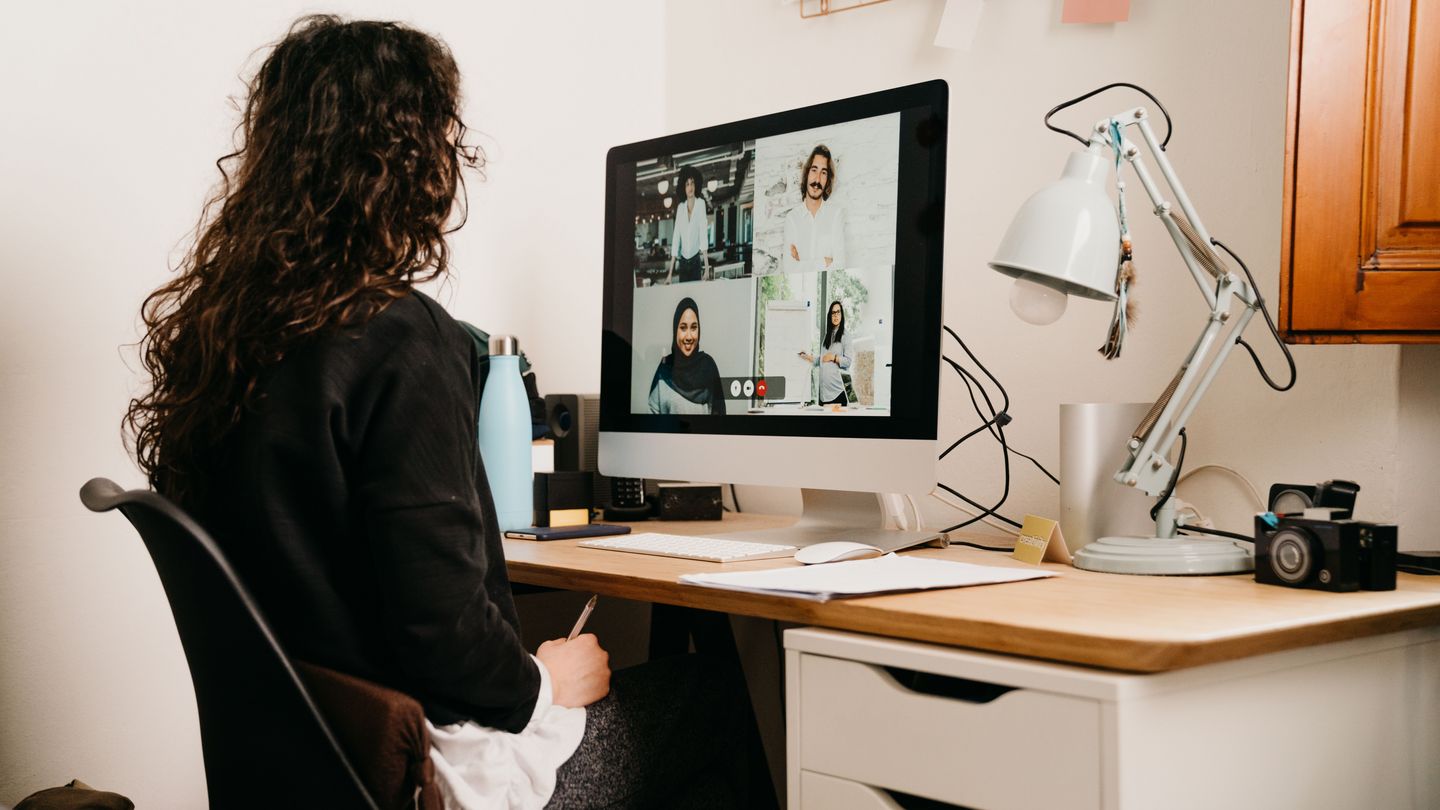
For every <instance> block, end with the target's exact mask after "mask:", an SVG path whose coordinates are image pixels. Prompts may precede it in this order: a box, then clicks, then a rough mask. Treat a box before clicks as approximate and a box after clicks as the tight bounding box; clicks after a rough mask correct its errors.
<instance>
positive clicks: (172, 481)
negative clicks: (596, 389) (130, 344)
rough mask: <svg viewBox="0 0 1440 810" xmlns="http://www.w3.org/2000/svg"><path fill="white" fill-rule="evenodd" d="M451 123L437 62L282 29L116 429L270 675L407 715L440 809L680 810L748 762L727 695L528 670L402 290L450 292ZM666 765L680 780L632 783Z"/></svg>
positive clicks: (586, 662) (591, 663)
mask: <svg viewBox="0 0 1440 810" xmlns="http://www.w3.org/2000/svg"><path fill="white" fill-rule="evenodd" d="M460 105H461V99H460V76H459V71H458V70H457V68H456V65H455V62H454V59H453V58H452V57H451V55H450V52H449V51H448V49H447V48H446V47H445V46H444V45H443V44H442V43H441V42H440V41H438V40H437V39H435V38H433V37H430V36H428V35H426V34H423V33H421V32H418V31H415V30H413V29H410V28H407V27H405V26H403V25H398V24H394V23H383V22H346V21H342V20H340V19H338V18H335V17H329V16H314V17H307V18H304V19H302V20H300V21H298V22H297V23H296V24H295V25H294V26H293V27H292V28H291V30H290V32H289V33H288V34H287V35H286V36H285V37H284V38H283V39H282V40H281V41H280V42H279V43H277V44H276V45H275V46H274V48H273V50H272V51H271V52H270V53H269V54H268V56H267V57H266V59H265V60H264V62H263V64H262V65H261V66H260V68H259V71H258V73H257V74H256V75H255V77H254V78H253V80H252V81H251V83H250V86H249V94H248V98H247V99H246V101H245V104H244V107H243V117H242V120H241V123H240V126H239V128H238V131H237V140H238V142H239V144H238V146H237V148H236V150H235V151H234V152H233V153H231V154H229V155H227V156H225V157H224V158H222V159H221V160H220V161H219V163H218V165H219V167H220V170H221V175H222V180H221V184H220V187H219V190H218V192H217V193H216V195H215V196H214V198H213V199H212V200H211V201H210V203H208V204H207V205H206V207H205V211H204V213H203V214H202V216H201V221H200V224H199V226H198V227H197V230H196V237H195V241H194V244H193V246H192V247H191V249H190V250H189V252H188V253H187V255H186V256H185V258H184V259H183V261H182V263H181V265H180V267H179V272H178V275H177V276H176V277H175V278H174V279H173V280H172V281H170V282H169V283H167V284H165V285H164V286H162V287H161V288H160V289H158V290H156V291H155V292H154V293H152V294H151V295H150V296H149V297H148V298H147V299H146V301H145V303H144V306H143V308H142V312H141V315H142V319H143V321H144V324H145V327H146V334H145V336H144V338H143V341H142V357H143V362H144V366H145V369H146V371H147V372H148V373H149V375H150V382H151V386H150V388H149V390H148V391H147V392H145V393H144V394H143V395H141V396H139V397H137V398H136V399H134V400H133V401H132V402H131V403H130V407H129V410H128V412H127V414H126V417H125V425H126V428H127V430H128V432H129V434H130V436H131V438H132V440H133V443H134V450H135V454H136V457H137V459H138V461H139V463H140V466H141V468H142V469H143V470H144V472H145V473H146V474H147V476H148V477H149V480H150V483H151V485H152V486H154V488H155V489H156V490H158V491H159V492H160V493H162V494H164V495H166V496H168V497H170V498H171V499H173V500H175V501H176V502H178V503H179V504H180V505H181V506H182V507H184V508H185V509H187V510H188V511H189V512H190V513H191V514H192V515H194V516H195V517H196V519H197V520H198V521H199V522H200V523H201V525H203V526H205V527H206V528H207V529H208V530H209V531H210V533H211V534H212V535H214V536H215V539H216V541H217V542H219V543H220V545H221V547H222V548H223V550H224V551H225V553H226V555H227V556H228V557H229V558H230V561H231V563H232V565H233V566H234V568H235V569H236V571H237V573H238V574H239V575H240V577H241V579H242V580H243V581H244V582H245V583H246V584H247V586H249V588H250V590H251V592H252V594H253V595H254V597H255V598H256V600H257V601H258V602H259V605H260V607H261V609H262V611H263V612H264V614H265V616H266V617H267V619H268V620H269V622H270V623H271V624H272V626H273V627H274V628H275V631H276V633H277V635H278V636H279V640H280V642H281V644H282V645H283V646H284V647H285V649H286V650H287V652H288V653H289V654H291V655H292V656H294V657H296V658H300V659H303V660H307V661H310V662H313V663H317V664H320V665H323V666H326V667H329V668H331V669H336V670H339V671H342V672H346V673H349V674H352V675H356V676H359V677H362V678H367V679H369V680H372V681H376V682H379V683H383V684H386V685H388V686H391V687H392V688H395V689H398V690H400V691H403V692H405V693H407V694H410V695H412V696H414V697H415V698H416V699H417V700H418V701H419V702H420V703H421V705H422V706H424V709H425V713H426V717H427V719H428V720H429V722H430V724H431V736H432V742H433V752H432V753H433V756H432V759H435V760H436V764H437V779H438V781H439V783H440V784H441V793H442V795H443V796H444V798H445V802H446V804H447V806H451V807H479V806H484V807H496V806H499V807H539V806H542V805H545V804H546V803H547V802H549V803H550V804H551V805H552V806H565V807H584V806H592V805H594V806H642V805H643V804H645V803H646V802H650V801H673V800H675V797H676V796H677V795H681V792H682V786H685V785H690V784H709V780H707V779H706V778H704V777H705V773H704V769H705V768H706V767H708V766H710V765H711V764H712V763H716V762H722V763H723V762H726V761H727V760H726V757H727V753H726V751H725V750H723V749H719V748H715V746H717V745H723V744H725V743H726V741H728V742H729V743H732V744H734V743H736V741H737V740H743V739H744V737H743V734H744V732H745V729H743V728H738V727H735V721H734V720H731V719H728V718H725V717H724V716H723V715H721V714H717V713H716V708H715V707H716V706H718V707H720V711H729V712H730V713H732V714H734V713H735V711H734V710H735V700H734V695H735V693H734V690H733V688H732V686H733V683H732V682H730V681H726V680H723V679H721V678H720V677H719V675H718V674H717V671H716V669H715V668H713V667H711V668H707V667H705V666H704V665H703V663H702V662H700V661H696V660H682V661H680V662H679V663H671V664H649V665H646V667H644V668H637V671H634V674H633V675H630V674H627V673H628V672H630V671H627V672H622V673H618V675H617V677H616V678H615V682H614V684H613V685H612V683H611V673H610V669H609V656H608V654H607V653H606V652H605V651H604V650H603V649H601V647H600V646H599V644H598V642H597V640H596V638H595V636H594V635H590V634H586V635H581V636H579V637H577V638H576V639H574V640H573V641H565V640H556V641H548V642H546V643H545V644H542V645H541V646H540V648H539V650H538V651H537V652H536V653H535V655H533V656H532V655H530V654H528V653H527V652H526V651H525V649H524V648H523V647H522V645H521V641H520V631H519V622H518V619H517V616H516V612H515V605H514V599H513V597H512V594H511V589H510V583H509V580H508V578H507V576H506V572H505V560H504V553H503V548H502V545H501V542H500V536H499V533H498V531H497V529H496V520H495V508H494V504H493V502H492V499H491V497H490V492H489V487H488V485H487V483H486V478H485V471H484V468H483V466H482V465H481V463H480V459H479V452H478V449H477V446H476V415H477V411H478V398H479V380H480V365H479V357H478V356H477V354H476V350H475V348H474V344H473V343H472V341H471V339H470V337H469V336H468V334H467V333H466V332H465V331H464V330H463V328H462V327H461V326H460V325H459V324H458V322H456V321H455V320H454V319H452V318H451V317H450V316H449V315H448V314H447V313H446V312H445V310H444V309H443V308H441V307H440V305H438V304H437V303H436V302H435V301H434V300H432V299H431V298H429V297H428V296H426V295H424V294H423V293H421V292H419V291H418V290H416V289H415V285H416V284H418V283H421V282H424V281H427V280H430V279H434V278H436V277H439V276H442V275H444V274H445V273H446V272H447V270H448V260H449V252H448V250H447V247H446V242H445V237H446V234H448V233H450V232H451V231H453V230H454V228H456V227H459V226H458V225H454V227H451V226H452V219H459V220H460V221H462V222H463V215H460V216H458V217H457V216H456V207H457V206H456V200H457V195H458V192H460V191H462V190H463V188H464V181H463V171H464V170H465V169H466V168H467V167H476V166H478V165H479V164H480V162H481V156H480V154H479V152H478V150H475V149H473V148H469V147H466V146H464V145H463V141H464V138H465V133H466V129H465V126H464V124H463V123H462V121H461V118H460ZM662 682H663V684H664V686H663V688H662V686H661V685H660V684H661V683H662ZM607 694H608V697H607ZM656 694H660V695H661V697H660V698H658V699H657V698H655V697H653V695H656ZM740 694H741V696H742V697H743V692H742V693H740ZM602 698H603V700H602ZM667 701H668V702H667ZM677 701H685V702H687V703H690V704H691V705H673V704H675V703H676V702H677ZM712 704H713V705H712ZM587 706H588V707H589V709H588V710H587V709H586V708H584V707H587ZM686 724H690V725H686ZM697 727H699V728H707V727H708V728H711V729H712V731H711V733H710V734H708V735H698V737H699V738H700V739H698V740H696V739H695V735H693V731H694V729H695V728H697ZM687 741H688V742H687ZM657 745H658V746H670V747H671V748H672V749H673V750H676V751H688V752H689V753H687V754H686V756H685V757H684V758H680V759H666V758H665V757H648V756H641V755H639V754H633V755H631V756H629V757H628V758H627V756H626V754H627V752H636V751H643V750H645V747H646V746H657ZM707 746H708V747H707ZM734 747H736V748H738V749H744V748H745V747H746V746H745V744H744V743H738V744H735V745H734ZM712 748H714V749H715V750H711V749H712ZM607 749H608V750H607ZM602 750H606V757H601V756H600V752H601V751H602ZM729 756H731V761H733V755H729ZM607 758H609V759H610V760H611V763H610V764H613V762H621V763H629V765H630V767H629V768H628V770H626V771H623V772H620V773H615V772H613V770H612V768H610V767H609V766H608V765H607V763H606V762H605V760H606V759H607ZM652 760H653V762H652ZM742 777H743V774H742ZM657 797H663V798H658V799H657ZM732 798H734V799H735V800H736V801H738V802H740V803H742V804H743V803H744V802H745V801H747V800H748V797H744V796H740V797H732ZM771 800H772V801H773V795H772V796H771Z"/></svg>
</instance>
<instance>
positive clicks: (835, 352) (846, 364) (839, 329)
mask: <svg viewBox="0 0 1440 810" xmlns="http://www.w3.org/2000/svg"><path fill="white" fill-rule="evenodd" d="M825 320H826V321H827V322H828V323H827V325H826V328H825V340H824V342H822V343H821V344H820V352H821V354H820V355H819V356H816V355H813V354H811V353H809V352H801V353H800V357H801V358H802V359H804V360H805V362H807V363H809V364H810V365H812V366H818V367H819V368H820V404H821V405H849V404H850V398H849V397H848V396H846V394H845V380H844V379H843V378H842V377H841V376H840V372H841V371H842V370H844V369H847V368H850V361H851V359H852V355H851V354H850V336H849V335H847V334H846V333H845V307H844V306H843V305H842V304H841V303H840V302H839V301H832V302H831V303H830V315H829V317H827V318H826V319H825Z"/></svg>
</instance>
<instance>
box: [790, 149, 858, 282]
mask: <svg viewBox="0 0 1440 810" xmlns="http://www.w3.org/2000/svg"><path fill="white" fill-rule="evenodd" d="M834 192H835V161H834V159H833V158H832V157H831V155H830V150H829V148H827V147H826V146H825V144H816V145H815V148H814V149H811V150H810V159H809V160H807V161H805V169H804V170H803V171H802V172H801V173H800V194H801V197H800V204H799V205H797V206H795V207H794V208H791V209H790V211H789V213H787V214H786V215H785V249H784V252H785V272H787V273H805V272H814V271H818V270H836V269H839V268H842V267H844V266H845V211H844V209H842V208H841V207H840V205H839V202H838V201H832V200H831V199H830V196H831V195H832V194H833V193H834Z"/></svg>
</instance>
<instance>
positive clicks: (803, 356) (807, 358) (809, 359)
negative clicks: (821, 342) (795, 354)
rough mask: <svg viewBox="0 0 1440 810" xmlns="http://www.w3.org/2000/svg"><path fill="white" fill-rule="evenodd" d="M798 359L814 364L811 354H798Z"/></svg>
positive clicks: (813, 356) (813, 357)
mask: <svg viewBox="0 0 1440 810" xmlns="http://www.w3.org/2000/svg"><path fill="white" fill-rule="evenodd" d="M800 357H801V359H803V360H804V361H805V362H807V363H813V362H815V355H813V354H811V353H809V352H800Z"/></svg>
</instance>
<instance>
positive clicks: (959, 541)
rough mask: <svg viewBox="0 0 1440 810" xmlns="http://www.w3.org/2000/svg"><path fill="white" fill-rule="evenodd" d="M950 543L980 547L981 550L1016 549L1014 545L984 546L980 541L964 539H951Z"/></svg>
mask: <svg viewBox="0 0 1440 810" xmlns="http://www.w3.org/2000/svg"><path fill="white" fill-rule="evenodd" d="M950 545H952V546H969V547H970V548H978V549H980V550H981V551H1014V550H1015V547H1014V546H982V545H980V544H979V543H969V542H966V541H964V540H951V541H950Z"/></svg>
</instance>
